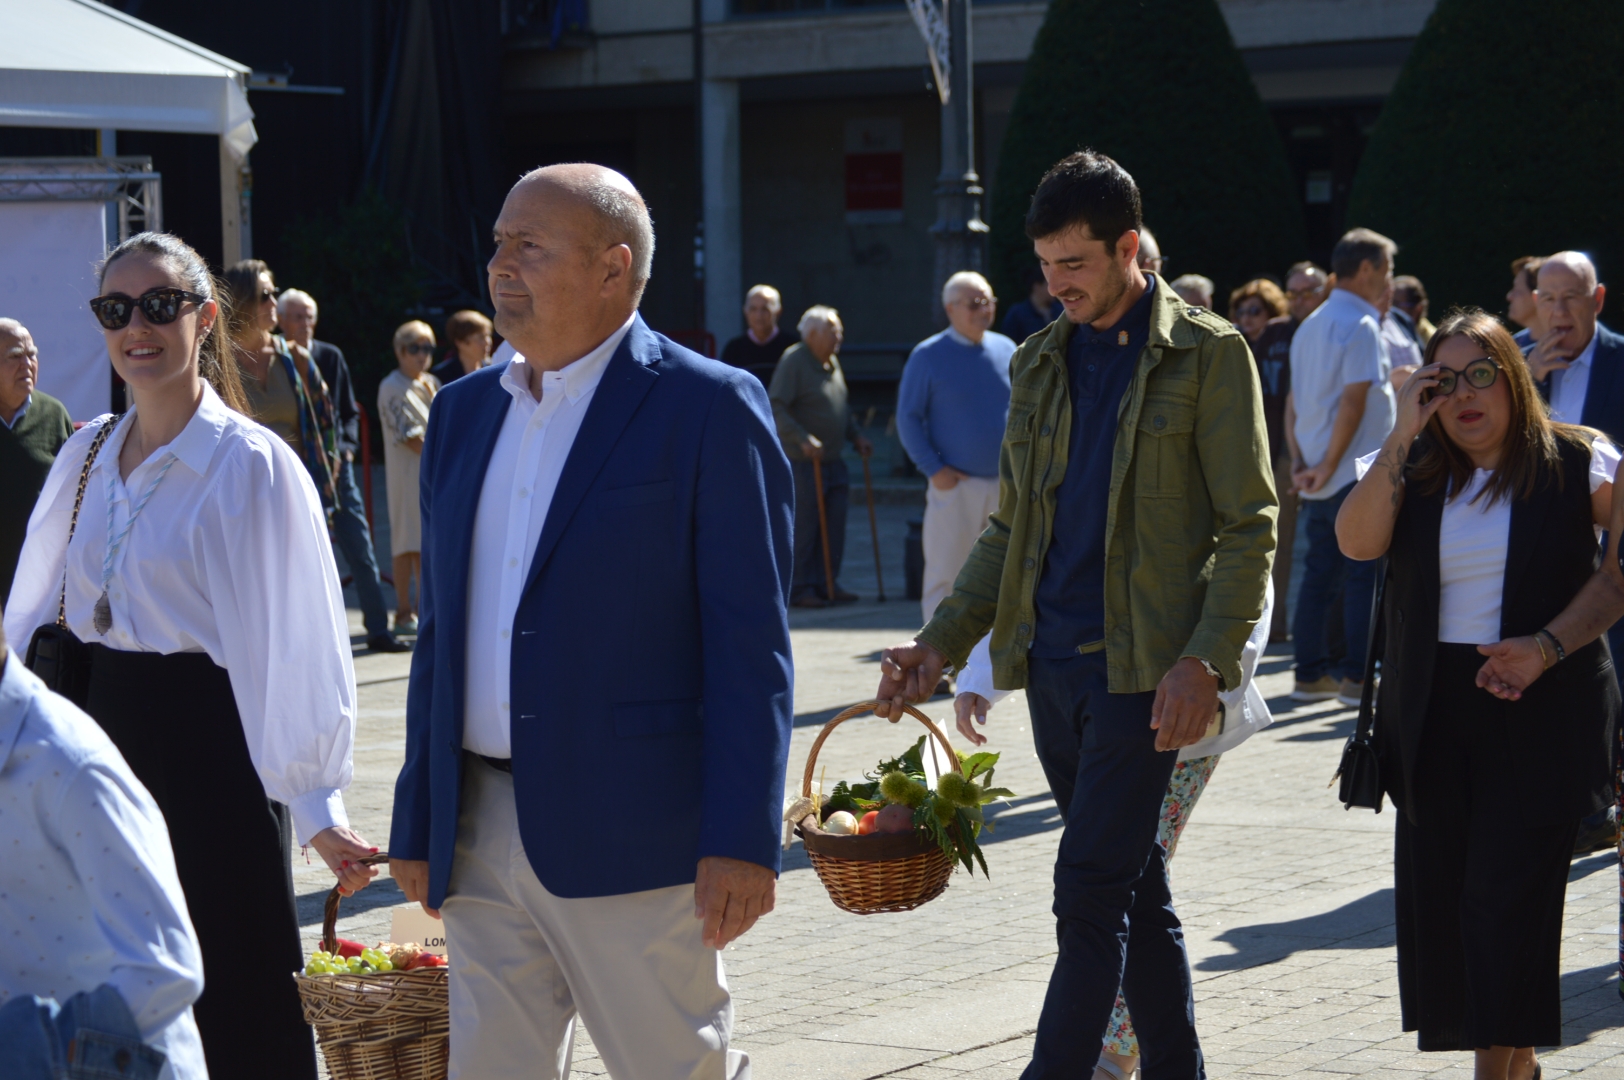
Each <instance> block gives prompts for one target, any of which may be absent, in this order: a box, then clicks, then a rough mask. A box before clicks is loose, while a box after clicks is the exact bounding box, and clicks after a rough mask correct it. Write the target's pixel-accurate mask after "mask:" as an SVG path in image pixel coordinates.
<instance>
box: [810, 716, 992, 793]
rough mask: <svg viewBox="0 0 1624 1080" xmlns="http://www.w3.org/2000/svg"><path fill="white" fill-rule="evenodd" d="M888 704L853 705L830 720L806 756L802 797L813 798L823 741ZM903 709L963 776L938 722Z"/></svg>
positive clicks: (955, 756)
mask: <svg viewBox="0 0 1624 1080" xmlns="http://www.w3.org/2000/svg"><path fill="white" fill-rule="evenodd" d="M888 704H891V703H890V702H882V701H864V702H860V703H859V704H856V705H853V706H852V707H851V708H849V709H847V710H846V711H845V712H843V713H841V714H840V715H839V716H837V717H835V718H834V719H833V720H830V721H829V722H828V723H827V724H824V725H823V730H822V731H820V732H818V737H817V739H816V740H815V741H814V742H813V743H812V752H811V753H809V754H807V755H806V774H805V775H804V776H802V777H801V794H802V795H805V796H806V797H807V798H811V797H812V773H813V771H814V769H815V768H816V766H817V764H818V751H819V750H820V749H822V748H823V740H825V739H827V738H828V737H829V733H830V732H831V731H833V730H834V729H835V728H837V727H839V726H840V725H841V724H844V723H845V722H846V721H847V720H851V719H853V718H855V717H858V716H867V715H868V714H869V713H872V712H873V711H874V710H875V709H877V708H879V707H880V706H881V705H888ZM902 708H903V709H904V710H905V711H906V712H907V713H908V715H909V716H911V717H913V718H914V719H915V720H918V721H919V722H920V723H921V724H924V725H925V729H926V730H927V731H929V732H930V733H931V734H932V735H934V736H936V741H937V742H938V743H941V745H942V749H943V750H946V751H947V760H948V763H949V764H951V765H952V766H953V771H954V772H956V773H961V774H962V773H963V772H964V770H963V769H961V768H959V755H957V754H955V753H954V752H953V744H952V743H950V742H948V741H947V736H946V735H944V734H942V729H941V728H939V727H937V726H936V722H935V721H933V720H932V719H931V718H930V717H928V716H926V715H925V714H924V713H922V712H920V711H919V710H918V709H916V708H914V707H913V706H912V705H904V706H903V707H902Z"/></svg>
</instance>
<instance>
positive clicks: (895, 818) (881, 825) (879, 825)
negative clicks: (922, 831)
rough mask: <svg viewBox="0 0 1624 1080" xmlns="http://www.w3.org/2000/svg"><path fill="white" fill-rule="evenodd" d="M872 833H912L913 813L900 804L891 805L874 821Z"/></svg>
mask: <svg viewBox="0 0 1624 1080" xmlns="http://www.w3.org/2000/svg"><path fill="white" fill-rule="evenodd" d="M874 831H875V832H882V833H903V832H912V831H913V811H912V810H911V809H909V808H908V807H906V806H903V805H902V804H901V803H892V804H891V805H890V806H887V807H886V808H885V809H884V810H881V811H880V816H879V817H877V818H875V819H874Z"/></svg>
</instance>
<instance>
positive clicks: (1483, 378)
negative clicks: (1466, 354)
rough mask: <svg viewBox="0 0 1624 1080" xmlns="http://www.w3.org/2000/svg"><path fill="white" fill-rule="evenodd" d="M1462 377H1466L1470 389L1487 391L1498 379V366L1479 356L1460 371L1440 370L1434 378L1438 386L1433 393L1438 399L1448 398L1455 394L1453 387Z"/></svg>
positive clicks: (1485, 357)
mask: <svg viewBox="0 0 1624 1080" xmlns="http://www.w3.org/2000/svg"><path fill="white" fill-rule="evenodd" d="M1463 375H1464V376H1465V377H1466V385H1468V386H1470V387H1471V388H1472V389H1474V390H1487V389H1488V388H1489V387H1491V386H1493V385H1494V380H1496V379H1498V378H1499V377H1500V365H1499V364H1497V363H1495V362H1494V361H1493V360H1491V359H1489V358H1488V357H1487V356H1480V357H1478V358H1477V359H1476V360H1473V361H1472V362H1471V363H1470V364H1467V365H1466V367H1464V368H1463V369H1461V370H1460V371H1451V370H1450V369H1449V368H1440V369H1439V370H1438V374H1437V376H1436V378H1437V379H1438V385H1437V386H1435V387H1433V393H1435V394H1437V395H1438V396H1439V397H1448V396H1449V395H1450V394H1453V393H1454V392H1455V387H1456V385H1458V384H1459V382H1460V379H1461V376H1463Z"/></svg>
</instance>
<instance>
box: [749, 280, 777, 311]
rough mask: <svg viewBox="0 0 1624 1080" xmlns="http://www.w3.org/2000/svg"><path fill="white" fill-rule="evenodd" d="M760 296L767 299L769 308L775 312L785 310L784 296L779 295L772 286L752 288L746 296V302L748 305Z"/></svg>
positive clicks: (755, 286)
mask: <svg viewBox="0 0 1624 1080" xmlns="http://www.w3.org/2000/svg"><path fill="white" fill-rule="evenodd" d="M758 296H764V297H766V298H767V306H768V307H770V308H772V309H773V310H774V311H783V310H784V298H783V296H781V295H779V292H778V290H777V289H775V288H773V287H772V286H771V285H752V286H750V291H749V292H747V293H745V294H744V302H745V303H746V304H748V303H749V302H750V301H752V300H754V299H755V298H756V297H758Z"/></svg>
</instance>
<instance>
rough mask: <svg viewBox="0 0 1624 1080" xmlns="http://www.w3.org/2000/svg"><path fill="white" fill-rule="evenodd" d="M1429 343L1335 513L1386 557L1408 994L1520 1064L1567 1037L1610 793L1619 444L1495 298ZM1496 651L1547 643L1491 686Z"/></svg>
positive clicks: (1418, 1022)
mask: <svg viewBox="0 0 1624 1080" xmlns="http://www.w3.org/2000/svg"><path fill="white" fill-rule="evenodd" d="M1424 359H1425V363H1424V364H1423V366H1422V367H1421V368H1420V369H1419V370H1417V371H1416V372H1414V373H1413V374H1412V375H1411V376H1410V378H1409V380H1408V381H1407V382H1406V383H1405V385H1404V388H1403V389H1402V390H1401V391H1400V394H1399V406H1398V420H1397V423H1396V424H1395V426H1394V428H1393V432H1392V434H1391V435H1390V436H1389V437H1388V439H1387V442H1386V443H1385V444H1384V445H1383V446H1382V448H1381V450H1379V451H1377V452H1376V453H1375V454H1373V455H1370V456H1369V457H1367V458H1364V459H1361V461H1360V467H1361V468H1362V469H1364V470H1367V471H1365V472H1364V473H1363V475H1362V477H1361V479H1360V480H1359V482H1358V484H1357V485H1356V486H1355V487H1354V489H1353V491H1352V492H1350V493H1349V495H1348V498H1347V501H1346V502H1344V503H1343V505H1342V510H1341V512H1340V513H1339V514H1338V516H1337V523H1336V525H1337V539H1338V540H1339V541H1340V543H1341V546H1342V551H1343V553H1344V554H1346V555H1347V556H1348V557H1349V558H1353V559H1376V558H1380V557H1382V556H1384V555H1385V556H1387V557H1388V558H1387V577H1386V598H1385V602H1384V605H1383V611H1382V619H1383V629H1384V631H1385V634H1386V646H1385V649H1384V650H1383V652H1382V681H1381V687H1380V690H1379V692H1378V697H1377V701H1378V706H1377V713H1376V741H1377V746H1378V751H1379V754H1380V758H1381V774H1382V783H1383V786H1384V787H1385V788H1386V790H1387V793H1388V795H1390V796H1391V797H1392V799H1393V802H1394V804H1395V805H1396V806H1397V807H1398V810H1399V814H1398V819H1397V844H1396V851H1395V856H1394V858H1395V865H1394V879H1395V883H1396V889H1395V897H1394V900H1395V905H1396V907H1397V924H1398V964H1399V1000H1400V1003H1401V1006H1402V1010H1403V1018H1404V1029H1405V1030H1406V1031H1418V1032H1419V1045H1420V1049H1422V1050H1474V1051H1476V1054H1477V1067H1476V1075H1477V1077H1478V1078H1479V1080H1508V1078H1509V1080H1527V1078H1528V1077H1530V1076H1537V1075H1538V1073H1539V1064H1538V1062H1537V1061H1536V1060H1535V1058H1534V1049H1533V1048H1534V1047H1535V1046H1551V1045H1558V1044H1560V1043H1561V1041H1562V1009H1561V993H1560V979H1559V960H1560V938H1561V927H1562V909H1563V900H1564V894H1565V891H1566V886H1567V875H1568V862H1569V859H1570V856H1571V854H1572V851H1573V840H1574V833H1575V831H1576V829H1577V827H1578V822H1579V820H1580V819H1581V818H1582V817H1584V816H1585V815H1587V814H1590V813H1594V812H1595V811H1597V810H1600V809H1602V808H1603V807H1605V806H1606V805H1607V804H1608V802H1610V801H1611V799H1612V797H1613V792H1612V776H1611V773H1610V767H1609V753H1608V747H1609V745H1610V743H1611V740H1612V737H1613V731H1614V727H1615V724H1616V723H1617V719H1618V712H1619V690H1618V683H1617V681H1616V679H1615V677H1614V674H1613V665H1612V659H1611V657H1610V656H1609V655H1608V649H1607V642H1606V639H1605V638H1603V637H1601V636H1600V634H1601V631H1602V629H1604V628H1605V623H1604V622H1599V621H1596V620H1590V621H1589V623H1588V624H1587V625H1584V626H1581V622H1582V621H1583V620H1579V619H1576V618H1575V614H1574V613H1575V611H1576V610H1577V609H1578V608H1581V607H1583V606H1584V601H1582V600H1580V599H1579V596H1580V593H1581V590H1586V588H1587V586H1588V585H1590V583H1591V582H1592V578H1593V576H1594V567H1595V565H1596V554H1597V550H1596V537H1597V533H1598V526H1599V527H1606V525H1607V524H1608V520H1609V517H1610V512H1611V502H1612V486H1613V485H1612V481H1613V474H1614V472H1615V470H1616V468H1617V465H1618V460H1619V454H1618V451H1617V450H1616V449H1615V448H1614V447H1613V445H1612V444H1611V443H1609V442H1608V441H1607V439H1606V437H1605V436H1603V435H1601V434H1600V433H1599V432H1596V431H1592V430H1590V429H1588V428H1581V427H1575V426H1572V425H1568V424H1556V423H1552V422H1551V420H1550V419H1549V417H1548V414H1547V412H1546V409H1545V406H1544V403H1543V402H1542V401H1541V400H1540V398H1539V395H1538V393H1537V392H1536V391H1535V389H1534V383H1533V379H1532V377H1531V376H1530V374H1529V371H1528V366H1527V364H1526V363H1525V362H1524V360H1523V357H1522V353H1521V352H1520V351H1519V350H1518V348H1517V346H1516V344H1515V343H1514V342H1513V341H1512V339H1511V335H1510V334H1509V333H1507V332H1506V330H1505V328H1504V327H1502V326H1501V325H1500V323H1499V322H1498V321H1497V320H1495V319H1494V318H1492V317H1491V316H1489V315H1486V314H1484V313H1483V312H1481V311H1476V310H1473V311H1468V312H1465V313H1453V314H1451V315H1450V316H1449V317H1448V318H1446V319H1445V320H1444V322H1443V325H1441V326H1440V327H1438V329H1437V331H1436V332H1435V333H1434V335H1433V337H1432V339H1431V341H1430V342H1428V345H1427V351H1426V356H1425V358H1424ZM1503 653H1504V654H1508V655H1509V654H1513V653H1514V654H1517V655H1521V654H1525V653H1526V654H1527V655H1529V656H1534V657H1536V658H1537V662H1536V665H1535V677H1536V679H1537V681H1532V682H1531V685H1528V686H1527V688H1526V690H1524V691H1523V692H1521V693H1512V694H1506V695H1504V696H1500V695H1498V694H1491V693H1490V692H1489V690H1488V689H1487V688H1488V687H1490V685H1491V677H1492V675H1493V672H1494V670H1495V665H1496V664H1498V663H1500V662H1501V659H1500V657H1501V654H1503ZM1485 657H1489V658H1490V659H1489V660H1487V661H1486V660H1485ZM1480 687H1481V688H1480Z"/></svg>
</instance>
